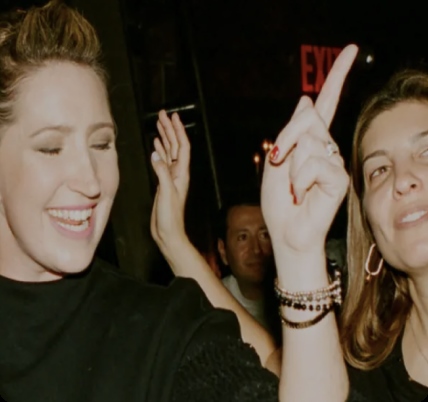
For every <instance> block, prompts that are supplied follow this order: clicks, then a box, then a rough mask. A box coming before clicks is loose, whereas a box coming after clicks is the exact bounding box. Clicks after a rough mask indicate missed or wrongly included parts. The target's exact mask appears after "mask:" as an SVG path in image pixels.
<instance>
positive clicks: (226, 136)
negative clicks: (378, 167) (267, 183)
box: [0, 0, 428, 276]
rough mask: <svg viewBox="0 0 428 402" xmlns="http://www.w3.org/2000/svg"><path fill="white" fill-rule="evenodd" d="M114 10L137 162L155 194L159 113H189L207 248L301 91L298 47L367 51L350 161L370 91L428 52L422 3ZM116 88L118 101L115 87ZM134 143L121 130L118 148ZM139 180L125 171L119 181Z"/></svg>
mask: <svg viewBox="0 0 428 402" xmlns="http://www.w3.org/2000/svg"><path fill="white" fill-rule="evenodd" d="M43 3H45V1H12V0H9V1H1V2H0V5H1V8H2V9H3V11H4V10H7V9H8V8H11V7H15V6H20V7H28V6H30V5H31V4H43ZM67 3H69V4H71V5H75V3H78V4H77V5H78V6H81V8H84V10H83V11H85V10H87V11H88V18H89V15H94V13H95V14H96V15H100V17H99V18H98V22H97V24H96V26H97V29H101V30H102V31H108V30H109V29H110V26H108V24H109V22H108V19H103V18H102V15H103V13H105V12H107V11H106V9H104V8H103V7H100V6H99V4H100V2H99V1H92V0H85V1H84V2H79V1H67ZM113 3H114V4H116V3H117V4H118V8H117V10H118V13H120V21H121V25H120V27H119V29H120V30H121V32H120V34H121V35H123V36H124V38H125V42H124V43H125V45H124V46H125V47H126V49H125V50H126V55H127V59H128V62H129V66H130V70H131V80H132V87H133V91H134V92H133V93H134V96H135V103H136V105H137V106H136V110H137V112H136V113H137V114H138V120H139V122H140V129H139V135H140V136H141V140H142V144H143V147H142V150H141V153H140V154H138V157H139V158H141V160H142V161H143V162H144V164H145V165H146V166H147V172H148V176H149V177H148V180H149V183H150V186H149V187H150V190H149V192H150V194H149V197H151V198H150V199H152V197H153V194H154V191H155V186H156V180H155V177H154V176H153V174H152V172H151V169H150V164H149V155H150V152H151V150H152V140H153V138H154V136H155V135H156V130H155V122H156V112H157V111H158V110H159V109H161V108H166V109H168V110H177V109H178V110H180V109H181V112H180V115H181V116H182V119H183V120H184V122H185V123H186V124H187V127H188V134H189V137H190V140H191V143H192V166H191V177H192V179H191V188H190V193H189V202H188V206H187V214H186V221H187V228H188V232H189V235H190V237H191V239H192V241H193V242H194V243H195V244H196V245H197V247H198V248H199V249H200V250H201V251H203V252H210V250H211V245H212V238H211V236H210V234H211V233H212V222H213V220H215V214H216V211H217V209H218V207H220V206H221V205H222V204H223V203H224V201H225V200H226V199H227V198H228V195H229V194H230V193H231V192H233V191H237V190H238V191H239V189H240V188H244V187H248V186H255V185H257V183H258V181H257V176H256V167H255V164H254V162H253V156H254V154H255V153H259V154H260V155H262V156H263V150H262V149H261V144H262V142H263V141H264V140H265V139H268V140H271V141H273V140H274V139H275V137H276V135H277V134H278V132H279V131H280V129H281V128H282V127H283V126H284V124H285V123H286V122H287V120H288V119H289V117H290V115H291V113H292V110H293V108H294V106H295V104H296V103H297V101H298V98H299V96H300V95H301V94H302V89H301V59H300V46H301V45H302V44H308V45H313V46H326V47H343V46H345V45H346V44H348V43H351V42H352V43H356V44H357V45H359V46H360V49H361V52H360V53H361V54H360V57H359V59H358V60H357V62H356V63H355V65H354V66H353V70H352V72H351V74H350V76H349V78H348V80H347V83H346V86H345V89H344V93H343V97H342V100H341V103H340V105H339V109H338V113H337V116H336V118H335V120H334V122H333V125H332V128H331V131H332V135H333V136H334V138H335V139H336V141H337V142H338V144H339V145H340V148H341V151H342V153H343V155H344V157H345V159H346V160H348V157H349V153H350V144H351V140H352V132H353V127H354V124H355V119H356V116H357V113H358V110H359V109H360V107H361V104H362V102H363V100H364V99H365V97H366V96H367V94H369V93H370V92H372V91H373V90H374V89H376V88H378V87H379V86H380V85H382V84H383V83H384V82H385V80H386V79H387V78H388V77H389V76H390V74H391V73H392V72H393V71H394V70H396V69H398V68H401V67H403V66H411V67H415V66H421V65H422V66H425V64H426V62H425V59H426V57H427V56H428V46H427V38H428V34H427V18H426V12H425V8H426V7H425V6H424V2H422V1H419V2H415V1H413V2H412V1H407V2H406V3H405V4H403V3H402V2H396V5H393V2H390V1H386V0H384V1H379V0H373V1H370V2H366V1H355V0H350V1H349V0H348V1H336V0H328V1H327V0H324V1H323V0H317V1H315V0H298V1H286V0H269V1H263V2H262V1H260V0H232V1H231V0H229V1H225V0H181V1H180V0H175V1H174V0H114V1H113V0H110V1H106V2H105V3H102V4H105V8H107V7H109V4H113ZM91 7H93V8H96V7H98V9H92V10H91ZM84 14H85V12H84ZM89 19H90V20H91V18H89ZM100 21H101V22H100ZM103 21H105V22H103ZM103 24H104V26H103ZM111 29H118V27H117V26H115V27H111ZM103 48H104V52H105V53H107V55H108V53H109V52H111V44H110V43H109V42H108V41H106V42H103ZM367 55H372V56H373V57H374V62H373V63H371V64H367V63H366V62H365V58H366V57H367ZM112 85H113V88H112V93H113V95H112V96H113V98H114V96H115V95H114V93H115V92H114V91H115V87H114V85H115V82H113V83H112ZM312 96H315V95H313V94H312ZM126 136H127V133H126V132H121V127H120V125H119V141H121V138H122V139H125V140H126ZM122 157H123V158H126V157H128V156H127V155H122ZM131 174H132V173H131V172H130V171H126V170H125V171H124V170H122V175H125V176H126V175H131ZM133 179H135V178H133ZM137 180H138V178H137ZM124 219H132V218H129V217H128V218H127V217H124ZM345 226H346V213H345V211H344V208H342V209H341V211H340V213H339V214H338V218H337V219H336V221H335V223H334V225H333V228H332V232H331V236H333V237H340V236H344V233H345ZM115 236H116V237H117V235H116V234H115V230H114V228H113V227H112V226H111V225H110V226H109V228H108V230H107V234H106V238H105V239H104V241H103V243H102V246H101V249H102V250H104V251H102V253H104V254H106V255H107V256H108V258H109V259H111V260H113V261H115V259H116V257H115V253H114V252H113V251H112V250H114V244H115V241H116V245H117V239H115ZM147 247H149V246H147ZM150 247H153V245H151V246H150ZM106 250H107V251H108V252H107V253H106ZM157 272H158V273H159V272H162V271H159V270H158V271H157ZM162 275H163V274H162ZM162 275H161V276H162Z"/></svg>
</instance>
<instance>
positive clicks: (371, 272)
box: [364, 243, 383, 282]
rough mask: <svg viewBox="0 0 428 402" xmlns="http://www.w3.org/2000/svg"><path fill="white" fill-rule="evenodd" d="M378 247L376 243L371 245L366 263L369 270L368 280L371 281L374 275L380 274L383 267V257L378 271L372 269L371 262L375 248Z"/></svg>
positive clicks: (365, 267)
mask: <svg viewBox="0 0 428 402" xmlns="http://www.w3.org/2000/svg"><path fill="white" fill-rule="evenodd" d="M375 247H376V243H373V244H372V245H371V246H370V250H369V254H368V255H367V258H366V262H365V264H364V270H365V271H366V272H367V276H366V281H367V282H370V279H371V278H372V277H374V276H378V275H379V273H380V271H381V270H382V267H383V258H381V259H380V261H379V264H378V266H377V270H376V271H370V262H371V259H372V254H373V250H374V249H375Z"/></svg>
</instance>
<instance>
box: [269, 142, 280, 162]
mask: <svg viewBox="0 0 428 402" xmlns="http://www.w3.org/2000/svg"><path fill="white" fill-rule="evenodd" d="M278 155H279V148H278V145H275V147H274V148H273V149H272V151H270V154H269V158H270V160H271V161H274V160H275V159H276V158H278Z"/></svg>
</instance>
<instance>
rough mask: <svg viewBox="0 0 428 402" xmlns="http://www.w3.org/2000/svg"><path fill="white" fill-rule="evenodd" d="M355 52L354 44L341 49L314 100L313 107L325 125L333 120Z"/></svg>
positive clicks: (328, 124) (356, 50)
mask: <svg viewBox="0 0 428 402" xmlns="http://www.w3.org/2000/svg"><path fill="white" fill-rule="evenodd" d="M357 53H358V47H357V46H356V45H348V46H346V47H345V48H344V49H343V50H342V52H341V53H340V54H339V56H337V58H336V60H335V62H334V64H333V66H332V68H331V70H330V72H329V73H328V75H327V78H326V80H325V82H324V85H323V87H322V89H321V92H320V93H319V95H318V98H317V100H316V102H315V108H316V109H317V111H318V113H319V114H320V116H321V118H322V119H323V120H324V122H325V125H326V126H327V127H330V124H331V122H332V120H333V117H334V114H335V112H336V108H337V104H338V103H339V98H340V93H341V92H342V88H343V84H344V83H345V79H346V76H347V75H348V72H349V70H350V69H351V66H352V63H353V62H354V60H355V57H356V56H357Z"/></svg>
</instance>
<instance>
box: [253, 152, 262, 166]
mask: <svg viewBox="0 0 428 402" xmlns="http://www.w3.org/2000/svg"><path fill="white" fill-rule="evenodd" d="M253 160H254V163H256V164H259V163H260V155H259V154H255V155H254V158H253Z"/></svg>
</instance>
